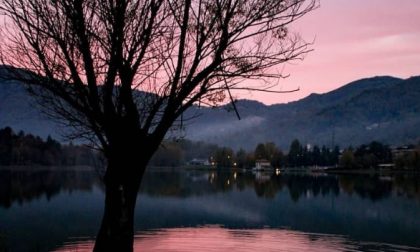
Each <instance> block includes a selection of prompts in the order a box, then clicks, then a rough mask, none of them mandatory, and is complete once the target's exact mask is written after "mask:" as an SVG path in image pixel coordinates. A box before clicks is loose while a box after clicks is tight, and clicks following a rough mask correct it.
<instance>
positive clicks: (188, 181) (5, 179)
mask: <svg viewBox="0 0 420 252" xmlns="http://www.w3.org/2000/svg"><path fill="white" fill-rule="evenodd" d="M94 187H98V188H100V189H101V190H103V187H102V183H101V181H100V179H99V176H98V174H97V173H96V172H94V171H38V172H35V171H15V172H12V171H0V207H3V208H9V207H10V206H11V205H12V204H14V203H17V204H24V203H25V202H30V201H31V200H36V199H39V198H40V197H45V198H46V199H47V200H50V199H51V198H52V197H54V196H55V195H58V194H59V193H60V192H69V193H71V192H72V191H87V192H89V191H92V189H93V188H94ZM247 188H253V189H254V191H255V193H256V195H257V196H258V197H263V198H274V197H276V194H278V193H280V192H281V191H282V190H287V192H288V193H289V195H290V198H291V199H292V200H293V201H294V202H298V201H299V199H300V198H302V197H317V196H326V195H329V194H332V195H335V196H339V194H340V193H345V194H347V195H353V194H355V195H357V196H359V197H361V198H363V199H364V198H368V199H370V200H371V201H377V200H381V199H383V198H387V197H390V195H391V194H392V193H396V194H398V196H402V197H407V198H415V199H417V200H420V176H419V175H418V174H396V175H392V176H389V175H388V176H379V175H339V176H338V175H326V174H318V173H317V174H282V175H280V174H276V173H261V172H258V173H251V172H238V171H232V172H227V171H210V172H203V171H180V170H169V171H157V172H148V173H146V175H145V177H144V179H143V184H142V188H141V192H140V193H144V194H147V195H150V196H170V197H190V196H199V195H204V194H212V193H220V192H229V191H232V190H239V191H243V190H245V189H247Z"/></svg>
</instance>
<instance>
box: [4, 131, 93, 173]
mask: <svg viewBox="0 0 420 252" xmlns="http://www.w3.org/2000/svg"><path fill="white" fill-rule="evenodd" d="M99 160H100V154H99V153H97V152H95V151H93V150H91V149H89V148H86V147H82V146H74V145H71V144H70V145H61V144H60V143H59V142H57V141H56V140H54V139H52V138H51V137H47V139H46V140H45V141H44V140H43V139H41V138H40V137H36V136H33V135H31V134H25V133H24V132H23V131H20V132H19V133H18V134H15V133H14V132H13V130H12V129H11V128H10V127H6V128H4V129H0V165H5V166H10V165H18V166H19V165H26V166H28V165H43V166H52V165H54V166H75V165H86V166H95V165H98V164H99V162H100V161H99Z"/></svg>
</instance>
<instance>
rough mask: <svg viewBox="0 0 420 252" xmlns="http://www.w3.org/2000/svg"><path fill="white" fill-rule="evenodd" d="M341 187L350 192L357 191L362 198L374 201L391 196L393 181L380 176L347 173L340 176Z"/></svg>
mask: <svg viewBox="0 0 420 252" xmlns="http://www.w3.org/2000/svg"><path fill="white" fill-rule="evenodd" d="M339 181H340V187H341V188H342V189H343V191H345V192H347V193H348V194H352V193H354V192H355V193H357V195H359V196H360V197H362V198H369V199H370V200H372V201H376V200H380V199H383V198H386V197H389V196H390V194H391V192H392V186H393V184H392V181H389V180H383V179H380V178H379V177H378V176H361V175H347V176H340V177H339Z"/></svg>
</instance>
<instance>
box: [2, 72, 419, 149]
mask: <svg viewBox="0 0 420 252" xmlns="http://www.w3.org/2000/svg"><path fill="white" fill-rule="evenodd" d="M0 74H1V73H0ZM237 108H238V110H239V113H240V115H241V117H242V119H241V120H238V119H237V117H236V115H235V113H234V112H233V110H232V106H231V105H225V106H222V107H219V108H205V107H204V108H203V107H201V108H198V107H194V108H191V109H190V110H189V111H187V113H186V115H185V117H190V116H196V115H199V117H198V118H196V119H194V120H192V121H189V122H188V123H187V125H186V129H185V136H186V138H188V139H191V140H202V141H206V142H210V143H216V144H220V145H227V146H230V147H234V148H239V147H243V148H245V149H251V148H254V147H255V145H256V144H257V143H259V142H265V141H273V142H275V143H276V144H278V145H280V146H281V147H283V148H288V145H289V144H290V142H291V141H292V140H293V139H295V138H298V139H299V140H301V142H303V143H309V144H315V143H316V144H326V145H328V146H330V145H332V144H338V145H341V146H348V145H359V144H362V143H366V142H369V141H372V140H378V141H382V142H385V143H387V144H405V143H416V142H418V141H419V140H420V131H419V130H418V129H419V128H420V113H419V112H420V77H412V78H409V79H406V80H403V79H398V78H394V77H388V76H385V77H374V78H367V79H362V80H358V81H355V82H352V83H349V84H347V85H345V86H343V87H341V88H339V89H336V90H334V91H331V92H329V93H325V94H312V95H310V96H308V97H306V98H304V99H301V100H299V101H296V102H291V103H287V104H276V105H271V106H266V105H264V104H262V103H260V102H257V101H251V100H240V101H238V102H237ZM39 111H40V110H39V109H38V108H37V105H36V102H35V101H34V99H33V98H32V97H30V96H28V95H27V94H26V92H25V90H24V88H23V87H22V85H21V84H19V83H11V82H8V81H4V80H3V81H1V80H0V127H5V126H11V127H12V128H13V129H15V130H16V131H18V130H24V131H25V132H30V133H34V134H36V135H40V136H42V137H46V136H48V135H51V136H53V137H56V138H59V137H60V135H63V133H65V130H63V129H61V131H60V130H59V129H60V127H58V126H57V125H55V124H54V123H53V122H52V121H50V120H48V119H47V118H45V117H44V116H42V115H41V113H40V112H39Z"/></svg>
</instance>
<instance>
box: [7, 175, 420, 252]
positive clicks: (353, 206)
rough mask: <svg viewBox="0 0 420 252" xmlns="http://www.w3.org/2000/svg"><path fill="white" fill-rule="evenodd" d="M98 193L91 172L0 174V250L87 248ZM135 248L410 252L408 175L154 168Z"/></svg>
mask: <svg viewBox="0 0 420 252" xmlns="http://www.w3.org/2000/svg"><path fill="white" fill-rule="evenodd" d="M103 200H104V192H103V187H102V184H101V181H100V180H99V179H98V176H97V175H96V174H95V173H94V172H87V171H78V172H76V171H62V172H48V171H44V172H29V171H20V172H8V171H0V251H1V252H3V251H78V252H81V251H90V250H91V248H92V245H93V240H94V236H95V234H96V232H97V229H98V228H99V224H100V219H101V216H102V208H103ZM135 218H136V221H135V226H136V230H137V231H136V237H135V248H136V251H204V252H206V251H230V252H231V251H252V252H255V251H420V249H419V248H420V178H419V177H418V176H415V175H395V176H389V175H387V176H379V175H375V176H370V175H340V176H338V175H325V174H316V175H309V174H307V175H304V174H277V175H276V174H262V173H259V174H253V173H241V172H226V171H225V172H223V171H219V172H217V171H208V172H203V171H201V172H199V171H184V170H171V171H155V172H148V173H147V174H146V175H145V177H144V180H143V184H142V189H141V192H140V194H139V198H138V203H137V209H136V216H135Z"/></svg>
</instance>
